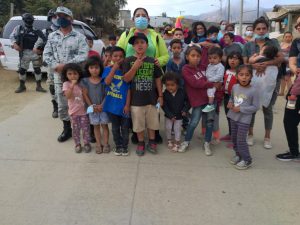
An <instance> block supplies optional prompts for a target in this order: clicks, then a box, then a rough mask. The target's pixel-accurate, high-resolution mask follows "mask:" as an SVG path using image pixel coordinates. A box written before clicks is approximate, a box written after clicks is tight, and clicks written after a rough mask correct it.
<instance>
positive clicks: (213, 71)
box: [202, 47, 225, 112]
mask: <svg viewBox="0 0 300 225" xmlns="http://www.w3.org/2000/svg"><path fill="white" fill-rule="evenodd" d="M222 56H223V51H222V49H220V48H218V47H212V48H210V49H209V50H208V61H209V64H208V66H207V69H206V77H207V80H208V81H209V82H214V83H217V82H223V77H224V72H225V68H224V66H223V65H222V62H221V61H222ZM215 93H216V88H215V87H213V88H208V89H207V96H208V104H207V106H206V107H205V108H204V109H203V110H202V111H203V112H211V111H213V110H215V106H214V102H215Z"/></svg>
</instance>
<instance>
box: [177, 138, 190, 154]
mask: <svg viewBox="0 0 300 225" xmlns="http://www.w3.org/2000/svg"><path fill="white" fill-rule="evenodd" d="M189 145H190V143H189V142H188V141H184V142H182V143H181V145H180V147H179V149H178V152H181V153H182V152H186V150H187V149H188V147H189Z"/></svg>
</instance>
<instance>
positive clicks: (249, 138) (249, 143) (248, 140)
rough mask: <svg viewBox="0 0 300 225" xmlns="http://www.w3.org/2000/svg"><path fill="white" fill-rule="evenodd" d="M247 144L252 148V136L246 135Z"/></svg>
mask: <svg viewBox="0 0 300 225" xmlns="http://www.w3.org/2000/svg"><path fill="white" fill-rule="evenodd" d="M247 144H248V145H249V146H253V145H254V138H253V135H248V137H247Z"/></svg>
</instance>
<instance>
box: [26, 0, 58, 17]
mask: <svg viewBox="0 0 300 225" xmlns="http://www.w3.org/2000/svg"><path fill="white" fill-rule="evenodd" d="M24 3H25V11H26V12H29V13H32V14H33V15H47V13H48V11H49V10H50V9H52V8H54V7H55V5H54V3H53V2H52V1H48V0H39V1H35V0H25V1H24Z"/></svg>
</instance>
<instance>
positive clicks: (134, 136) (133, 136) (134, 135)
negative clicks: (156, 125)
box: [131, 132, 139, 145]
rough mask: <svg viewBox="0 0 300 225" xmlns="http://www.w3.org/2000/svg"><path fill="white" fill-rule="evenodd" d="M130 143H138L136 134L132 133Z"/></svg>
mask: <svg viewBox="0 0 300 225" xmlns="http://www.w3.org/2000/svg"><path fill="white" fill-rule="evenodd" d="M131 142H132V144H134V145H136V144H138V143H139V140H138V137H137V134H136V133H135V132H132V136H131Z"/></svg>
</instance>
